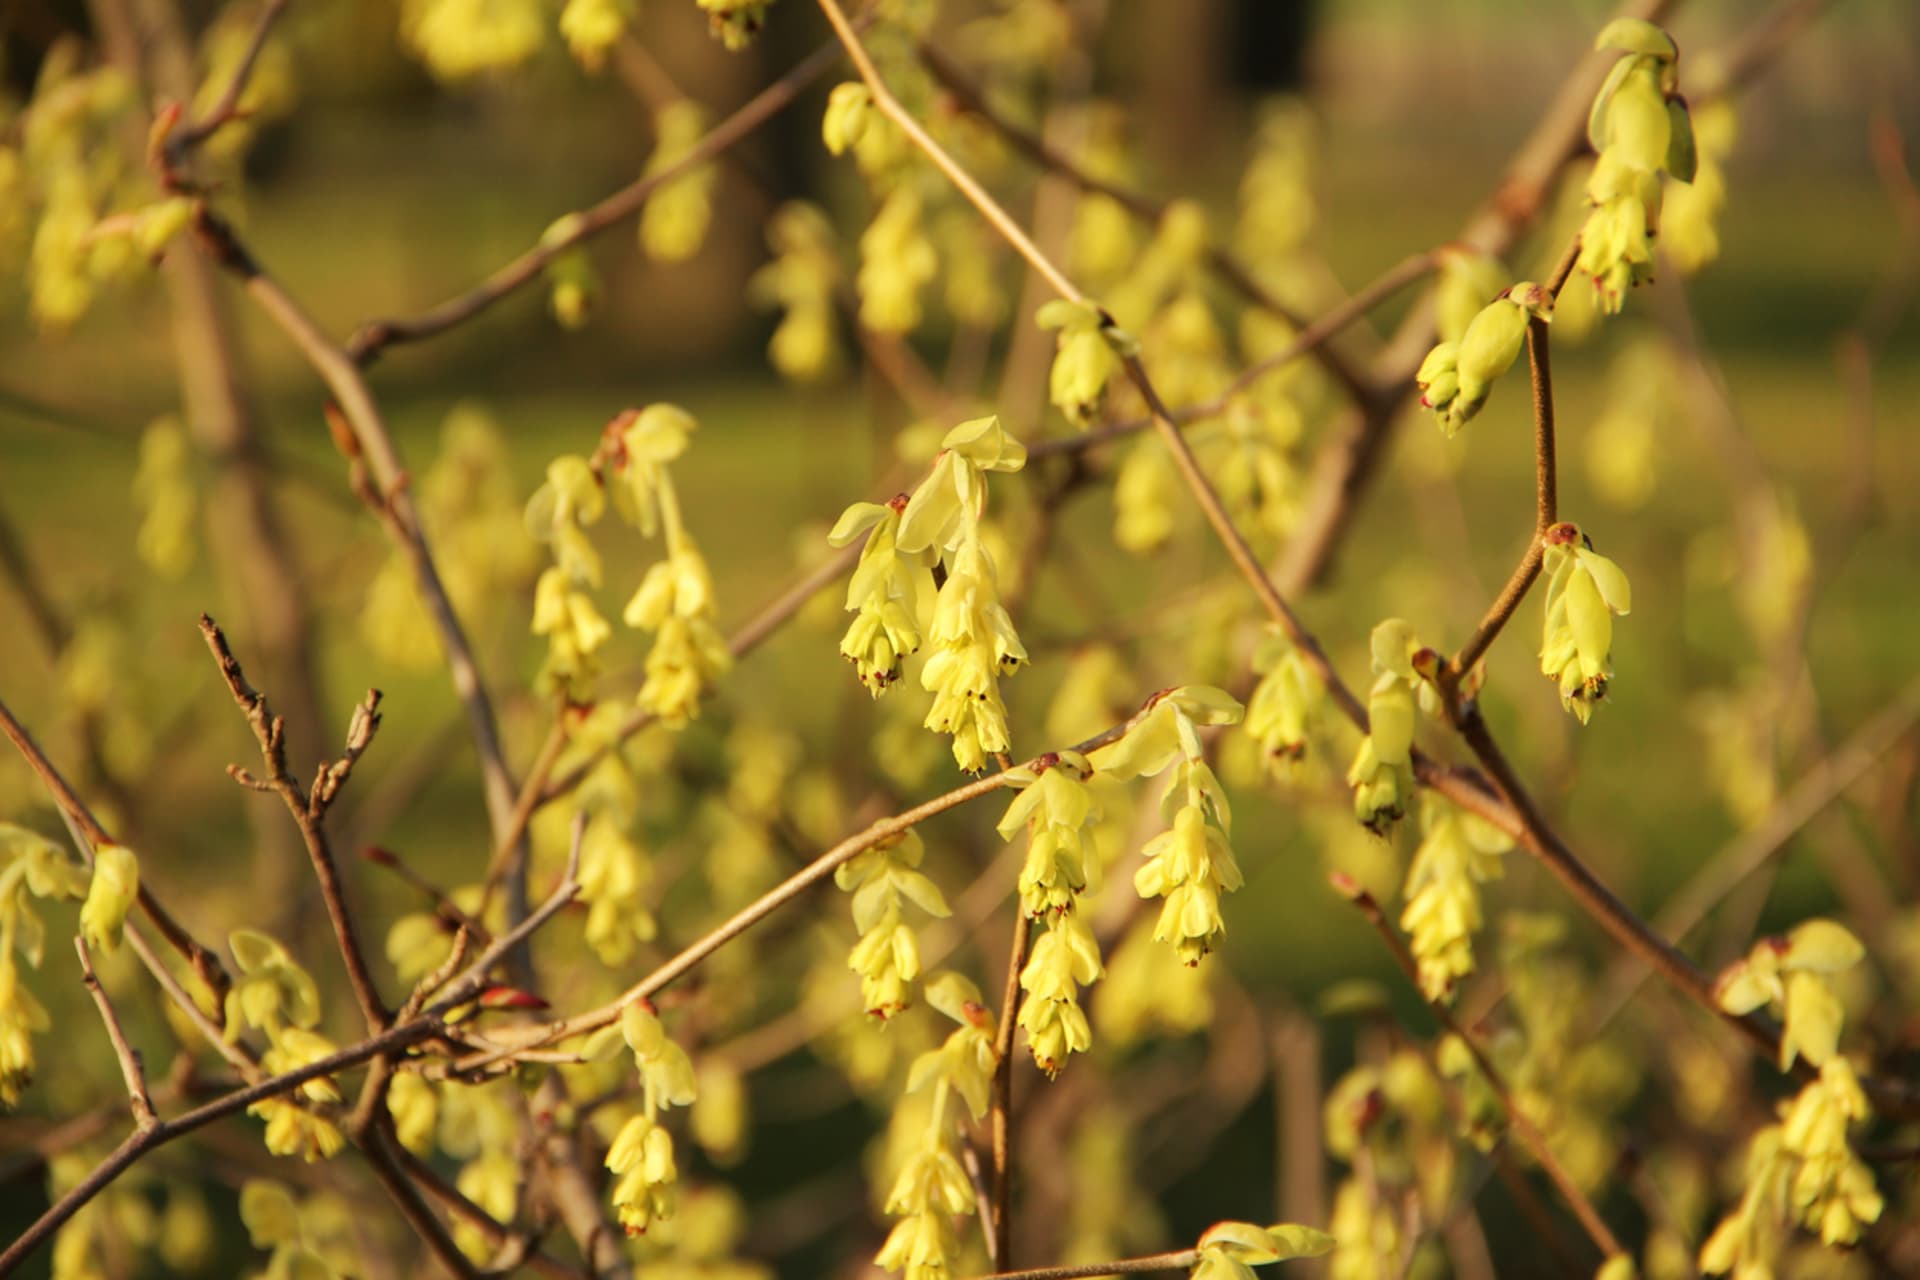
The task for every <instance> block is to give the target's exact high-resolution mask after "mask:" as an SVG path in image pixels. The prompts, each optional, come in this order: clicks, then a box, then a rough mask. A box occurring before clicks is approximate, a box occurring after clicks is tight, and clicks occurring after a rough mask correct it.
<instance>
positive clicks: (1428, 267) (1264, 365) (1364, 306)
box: [1027, 251, 1437, 459]
mask: <svg viewBox="0 0 1920 1280" xmlns="http://www.w3.org/2000/svg"><path fill="white" fill-rule="evenodd" d="M1436 261H1437V260H1436V258H1435V256H1434V254H1433V253H1432V252H1431V251H1426V252H1422V253H1414V254H1409V255H1407V256H1406V257H1404V258H1402V259H1401V260H1400V261H1399V262H1397V263H1395V264H1394V265H1393V266H1391V267H1389V268H1388V269H1387V270H1386V271H1384V272H1382V273H1381V274H1380V275H1379V276H1378V277H1376V278H1375V279H1374V280H1372V281H1370V282H1369V283H1368V284H1367V285H1365V286H1364V287H1363V288H1361V289H1360V290H1358V291H1357V292H1356V293H1354V294H1353V296H1351V297H1349V298H1347V299H1346V300H1345V301H1344V302H1341V303H1340V304H1339V305H1338V306H1334V307H1330V308H1328V309H1327V311H1326V312H1325V314H1323V315H1320V316H1318V317H1316V318H1315V319H1314V320H1313V321H1312V322H1310V323H1309V324H1307V325H1306V326H1305V327H1304V328H1302V329H1301V330H1300V331H1299V332H1298V333H1296V334H1295V335H1294V336H1293V339H1292V340H1291V341H1290V342H1288V343H1287V345H1286V346H1284V347H1282V348H1280V350H1278V351H1276V352H1274V353H1273V354H1272V355H1270V356H1267V357H1265V358H1264V359H1261V360H1257V361H1255V362H1254V363H1253V364H1250V365H1248V366H1247V367H1246V368H1245V369H1243V370H1241V371H1240V373H1238V374H1236V375H1235V376H1234V378H1233V380H1232V381H1231V382H1229V383H1228V384H1227V385H1226V388H1225V389H1224V390H1223V391H1221V393H1220V394H1219V395H1217V396H1215V397H1214V398H1213V399H1211V400H1204V401H1202V402H1200V403H1199V404H1194V405H1188V406H1187V407H1185V408H1183V409H1178V410H1175V411H1173V412H1171V413H1170V414H1169V415H1168V416H1170V417H1171V418H1172V419H1173V420H1174V422H1176V423H1177V424H1179V425H1180V426H1183V427H1187V426H1192V425H1193V424H1194V423H1196V422H1202V421H1205V420H1206V419H1208V418H1214V417H1218V416H1219V415H1220V414H1222V413H1225V412H1226V411H1227V409H1228V408H1229V407H1230V406H1231V405H1232V404H1233V402H1234V400H1235V399H1237V398H1238V397H1239V396H1240V395H1241V394H1242V393H1244V392H1245V391H1246V390H1247V389H1248V388H1250V387H1252V386H1253V385H1254V384H1255V383H1257V382H1259V381H1260V379H1262V378H1264V377H1266V376H1267V375H1268V374H1270V373H1273V372H1275V371H1277V370H1279V369H1282V368H1285V367H1286V366H1287V365H1289V364H1292V363H1293V362H1294V361H1296V360H1298V359H1299V358H1300V357H1302V356H1304V355H1309V354H1311V353H1313V352H1315V351H1317V350H1319V349H1320V347H1321V346H1322V345H1323V344H1324V343H1326V341H1327V340H1328V339H1329V338H1331V337H1333V336H1334V335H1335V334H1337V333H1339V332H1340V331H1341V330H1343V329H1345V328H1346V327H1347V326H1348V325H1350V324H1352V323H1353V322H1354V321H1356V320H1358V319H1360V318H1361V317H1362V316H1364V315H1366V314H1367V313H1368V312H1370V311H1372V310H1373V309H1374V308H1375V307H1377V306H1379V305H1380V304H1381V303H1382V302H1385V301H1386V300H1387V299H1388V298H1391V297H1392V296H1393V295H1394V294H1396V293H1398V292H1400V290H1402V289H1404V288H1406V287H1407V286H1408V285H1410V284H1412V283H1414V282H1415V281H1417V280H1421V279H1423V278H1425V277H1426V276H1428V275H1430V274H1431V273H1432V271H1433V269H1434V264H1435V262H1436ZM1152 426H1153V419H1152V418H1151V417H1140V418H1130V419H1128V420H1126V421H1124V422H1114V423H1108V424H1106V425H1104V426H1099V427H1095V428H1093V429H1092V430H1090V431H1083V432H1080V433H1078V434H1076V435H1071V436H1060V437H1055V438H1053V439H1048V440H1036V441H1035V442H1034V443H1032V444H1030V445H1028V446H1027V456H1028V458H1030V459H1031V458H1045V457H1050V456H1052V455H1054V454H1056V453H1079V452H1082V451H1083V450H1086V449H1091V448H1093V447H1095V446H1096V445H1102V444H1106V443H1107V442H1108V441H1111V440H1118V439H1121V438H1123V437H1125V436H1131V435H1138V434H1139V433H1140V432H1142V431H1146V430H1149V429H1150V428H1152Z"/></svg>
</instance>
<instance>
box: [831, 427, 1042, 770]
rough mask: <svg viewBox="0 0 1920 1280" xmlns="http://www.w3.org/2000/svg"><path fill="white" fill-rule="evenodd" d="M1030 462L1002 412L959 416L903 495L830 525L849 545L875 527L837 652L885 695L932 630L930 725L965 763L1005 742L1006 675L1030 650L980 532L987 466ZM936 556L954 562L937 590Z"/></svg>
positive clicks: (923, 677)
mask: <svg viewBox="0 0 1920 1280" xmlns="http://www.w3.org/2000/svg"><path fill="white" fill-rule="evenodd" d="M1026 460H1027V450H1026V447H1025V446H1024V445H1022V444H1021V443H1020V442H1019V441H1018V440H1016V439H1014V438H1013V437H1012V436H1010V435H1008V434H1007V432H1006V430H1005V429H1004V428H1003V427H1001V425H1000V420H999V419H998V418H975V419H974V420H972V421H970V422H963V423H961V424H960V425H959V426H957V427H955V428H954V429H953V430H951V431H949V432H948V433H947V434H946V438H945V439H943V440H942V441H941V444H940V453H939V456H938V457H936V458H935V459H934V464H933V471H932V473H931V474H929V475H928V476H927V478H926V479H925V480H923V481H921V483H920V486H919V488H917V489H915V490H914V492H913V496H912V497H910V498H908V499H907V501H906V502H905V503H904V504H902V503H899V502H898V501H897V500H896V501H895V502H894V503H890V504H888V505H886V506H884V507H883V506H880V505H879V504H876V503H866V502H863V503H856V504H855V505H854V506H852V507H850V508H848V510H847V511H846V513H845V514H843V515H842V516H841V517H840V520H839V523H838V524H836V525H835V526H834V531H833V533H832V535H831V537H832V538H833V540H834V541H835V542H836V543H840V544H844V543H848V542H851V541H852V540H853V539H854V538H855V537H857V536H858V535H859V534H860V533H861V532H863V531H865V532H866V533H867V542H866V545H865V547H864V548H863V550H862V552H861V557H860V568H859V569H858V570H857V571H856V572H855V574H854V578H853V581H852V582H851V583H849V584H848V589H847V609H848V611H849V612H852V613H854V614H855V615H856V616H855V618H854V622H853V625H852V626H851V627H849V628H848V630H847V634H846V637H845V639H843V640H842V641H841V644H840V651H841V652H842V653H843V654H845V655H846V656H847V657H848V659H850V660H851V661H852V662H853V663H854V665H855V667H856V669H857V670H858V671H859V673H860V681H861V683H862V684H864V685H866V686H867V688H868V689H869V690H871V691H873V692H875V693H876V694H877V693H879V692H880V691H882V690H884V689H885V688H886V687H887V686H888V685H889V684H891V683H892V682H893V681H894V680H895V679H897V678H898V676H899V674H900V664H901V661H902V660H903V659H904V658H906V657H908V656H909V655H911V654H913V653H914V652H916V651H918V649H919V648H920V645H921V640H922V636H923V634H924V637H925V638H926V639H927V640H929V641H931V642H932V653H931V655H930V656H929V657H928V659H927V662H926V665H925V666H924V667H923V668H922V669H921V672H920V686H921V688H923V689H925V690H926V691H927V692H929V693H931V694H933V696H934V697H933V706H932V707H931V709H930V710H929V711H928V712H927V716H926V720H925V722H924V723H925V725H926V727H927V728H929V729H932V730H934V731H935V732H936V733H945V734H949V735H951V736H952V738H953V758H954V762H955V763H956V764H958V765H959V766H960V767H961V768H962V769H965V770H966V771H967V772H969V773H978V772H979V771H980V770H982V769H984V768H985V767H986V763H987V759H988V757H989V756H992V755H995V754H997V753H1000V752H1004V751H1006V750H1007V749H1008V747H1009V745H1010V739H1009V737H1008V733H1007V707H1006V703H1005V702H1004V701H1002V699H1001V696H1000V677H1001V676H1003V675H1011V674H1013V672H1014V671H1015V670H1017V669H1018V668H1019V666H1020V664H1021V663H1023V662H1025V661H1026V660H1027V651H1026V648H1025V647H1024V646H1023V645H1022V644H1021V643H1020V637H1019V635H1018V634H1017V633H1015V631H1014V629H1013V621H1012V619H1011V618H1009V617H1008V616H1007V611H1006V609H1005V608H1004V607H1002V606H1001V604H1000V588H999V575H998V573H997V571H996V570H995V567H994V562H993V557H992V556H991V555H989V554H988V552H987V549H986V547H985V545H983V543H982V540H981V519H982V516H983V515H984V513H985V510H986V501H987V483H986V476H987V473H988V472H990V471H1002V472H1011V471H1018V470H1019V469H1020V468H1021V467H1022V466H1024V465H1025V464H1026ZM935 563H939V564H941V565H943V566H944V567H945V570H946V581H945V582H944V583H942V584H941V586H940V589H939V592H938V594H937V595H934V594H933V593H932V590H931V588H932V581H933V580H932V575H931V567H932V566H933V565H934V564H935ZM930 598H931V599H930ZM929 600H930V603H929Z"/></svg>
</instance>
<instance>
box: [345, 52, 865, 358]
mask: <svg viewBox="0 0 1920 1280" xmlns="http://www.w3.org/2000/svg"><path fill="white" fill-rule="evenodd" d="M834 51H835V46H834V44H833V42H831V41H829V42H828V43H826V44H825V45H822V46H821V47H820V48H818V49H816V50H814V52H813V53H811V54H809V55H808V56H807V57H806V58H804V59H802V60H801V61H800V62H798V63H796V64H795V65H794V68H793V69H792V70H791V71H789V72H787V74H786V75H784V76H782V77H781V78H780V79H778V80H776V81H774V82H773V83H772V84H770V85H768V86H767V87H766V88H765V89H762V90H761V91H760V92H759V93H758V94H756V95H754V97H753V98H751V99H750V100H749V101H748V102H747V103H746V105H745V106H743V107H741V108H740V109H739V110H738V111H736V112H734V113H733V114H732V115H730V116H728V117H727V118H726V119H725V120H723V121H721V122H720V123H719V124H717V125H715V126H714V127H713V128H712V129H711V130H710V131H708V132H707V134H706V135H705V136H704V137H702V138H701V139H700V141H699V142H697V143H695V144H694V145H693V147H692V148H691V149H690V150H689V151H688V152H687V153H686V154H685V155H683V156H681V157H680V158H679V159H678V160H676V161H674V162H673V163H672V164H668V165H663V166H661V167H660V168H659V169H656V170H654V171H652V172H650V173H648V174H646V175H645V176H643V177H641V178H640V179H638V180H637V181H635V182H632V183H629V184H628V185H627V186H624V187H622V188H621V189H620V190H618V191H616V192H614V193H613V194H612V195H610V196H608V197H607V198H606V199H604V200H602V201H600V203H598V204H596V205H594V206H592V207H591V208H588V209H583V210H581V211H580V212H579V213H576V214H573V215H571V216H570V217H568V218H565V219H562V221H563V222H565V223H566V229H565V232H564V233H562V234H555V235H552V236H548V237H542V239H541V240H540V243H538V244H536V245H534V246H533V247H532V248H531V249H528V250H526V251H525V252H524V253H522V254H521V255H520V256H519V257H517V258H515V259H513V260H512V261H511V262H509V263H507V264H506V265H504V266H502V267H500V268H498V269H497V270H495V271H494V272H493V274H491V275H489V276H488V277H487V278H486V279H485V280H482V281H481V282H480V283H479V284H477V285H475V286H474V287H473V288H471V289H469V290H467V291H466V292H465V293H462V294H460V295H458V296H457V297H453V298H449V299H447V300H446V301H445V302H442V303H441V304H439V305H438V306H436V307H432V308H429V309H428V310H426V311H423V312H421V313H420V314H419V315H416V316H413V317H410V318H398V317H396V318H391V319H383V320H369V321H367V322H366V323H365V324H363V325H361V326H360V327H359V329H357V330H355V332H354V334H353V337H352V338H351V339H349V340H348V342H347V350H348V351H349V352H350V353H351V355H352V358H353V359H354V360H355V361H357V362H358V363H360V364H363V365H364V364H369V363H371V362H372V361H373V360H374V359H375V358H376V357H377V356H379V354H380V353H381V352H382V351H384V350H386V349H387V348H388V347H390V346H393V345H395V344H397V343H402V342H418V341H419V340H421V339H422V338H430V337H433V336H434V335H435V334H439V333H444V332H446V331H447V330H448V329H451V328H453V327H454V326H456V325H460V324H464V323H465V322H467V321H468V320H471V319H473V317H475V316H477V315H479V314H480V313H481V312H483V311H485V310H487V309H488V308H489V307H491V306H493V304H494V303H496V302H498V301H500V300H501V299H502V298H504V297H506V296H507V295H508V294H510V293H513V292H514V291H515V290H517V289H520V288H521V287H523V286H524V285H527V284H529V283H531V282H532V281H534V280H536V279H538V278H539V276H540V273H541V272H542V271H544V270H545V269H546V267H547V264H548V263H550V262H552V261H553V260H554V259H555V258H557V257H559V256H560V255H561V254H562V253H565V252H566V251H567V250H568V249H571V248H572V247H573V246H575V245H577V244H579V243H580V242H581V241H583V240H586V239H587V238H589V237H590V236H594V235H597V234H599V233H600V232H602V231H605V230H606V229H607V228H608V227H611V226H613V225H614V224H615V223H618V222H620V221H621V220H623V219H625V218H627V217H630V216H631V215H633V214H635V213H638V212H639V211H640V209H641V207H642V206H644V205H645V204H646V202H647V200H648V199H649V198H650V197H651V196H652V195H653V193H654V192H655V191H657V190H659V189H660V188H661V187H663V186H665V185H667V184H668V183H670V182H672V181H674V180H675V179H676V178H679V177H681V176H682V175H683V174H687V173H690V172H692V171H693V170H695V169H697V168H699V167H700V166H702V165H704V164H707V163H709V162H710V161H712V160H713V159H714V157H716V156H718V155H719V154H720V153H721V152H723V151H726V150H727V149H728V148H729V147H732V146H733V145H734V144H735V143H737V142H739V141H740V140H741V139H742V138H745V137H746V136H747V135H748V134H750V133H752V132H753V131H754V130H755V129H758V128H759V127H760V126H761V125H763V124H765V123H766V122H767V121H768V120H771V119H772V118H773V117H774V116H776V115H778V114H779V113H780V112H781V111H782V110H783V109H784V108H786V107H787V106H788V105H790V104H791V103H792V102H793V101H794V100H795V99H797V98H798V97H799V96H800V95H801V93H803V92H804V91H805V90H806V89H807V87H808V86H809V85H811V84H812V83H813V82H814V81H815V80H818V79H819V78H820V77H821V76H822V75H824V74H826V71H827V69H828V68H829V67H831V66H832V65H833V63H834V60H835V59H834Z"/></svg>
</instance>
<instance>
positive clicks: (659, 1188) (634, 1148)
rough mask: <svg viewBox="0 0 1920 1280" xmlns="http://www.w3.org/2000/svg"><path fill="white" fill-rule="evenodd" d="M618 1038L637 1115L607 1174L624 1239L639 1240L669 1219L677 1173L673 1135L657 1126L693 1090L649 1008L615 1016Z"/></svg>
mask: <svg viewBox="0 0 1920 1280" xmlns="http://www.w3.org/2000/svg"><path fill="white" fill-rule="evenodd" d="M620 1035H621V1037H622V1038H623V1039H624V1040H625V1041H626V1044H627V1048H629V1049H631V1050H632V1051H633V1061H634V1066H635V1067H636V1068H637V1069H638V1070H639V1072H640V1084H641V1101H640V1110H639V1111H638V1112H636V1113H635V1114H634V1115H632V1116H630V1117H628V1119H627V1122H626V1123H625V1124H623V1125H622V1126H621V1127H620V1132H619V1134H618V1135H617V1136H616V1137H615V1138H614V1140H613V1145H612V1146H611V1147H610V1148H608V1150H607V1161H606V1164H607V1168H609V1169H611V1170H612V1171H613V1172H614V1173H615V1174H616V1175H617V1176H618V1179H619V1180H618V1181H617V1182H615V1183H614V1186H613V1207H614V1211H615V1212H616V1213H617V1214H618V1215H619V1218H620V1225H621V1227H623V1228H624V1229H625V1230H626V1232H627V1234H628V1235H640V1234H641V1233H643V1232H645V1231H646V1229H647V1228H648V1227H649V1226H651V1225H652V1224H653V1223H655V1222H660V1221H663V1220H665V1219H667V1218H671V1217H672V1216H673V1211H674V1204H675V1198H676V1195H675V1193H676V1184H677V1183H678V1182H679V1180H680V1171H679V1168H678V1166H676V1164H675V1163H674V1157H673V1135H672V1134H670V1133H668V1132H667V1130H666V1127H665V1126H663V1125H662V1124H661V1123H660V1113H661V1112H662V1111H664V1110H666V1109H667V1108H668V1107H684V1106H689V1105H691V1104H692V1102H693V1100H694V1097H695V1095H696V1094H697V1092H698V1090H697V1088H696V1086H695V1082H694V1074H693V1062H692V1060H691V1059H689V1058H688V1057H687V1051H686V1050H685V1049H682V1048H681V1047H680V1046H679V1045H677V1044H675V1043H674V1042H673V1041H672V1040H670V1039H668V1038H667V1032H666V1028H665V1027H663V1026H661V1025H660V1018H659V1016H658V1015H657V1014H656V1013H655V1012H654V1009H653V1006H652V1005H651V1004H649V1003H648V1002H647V1001H645V1000H636V1001H634V1002H633V1003H632V1004H630V1005H628V1006H627V1007H626V1008H625V1009H623V1010H621V1012H620Z"/></svg>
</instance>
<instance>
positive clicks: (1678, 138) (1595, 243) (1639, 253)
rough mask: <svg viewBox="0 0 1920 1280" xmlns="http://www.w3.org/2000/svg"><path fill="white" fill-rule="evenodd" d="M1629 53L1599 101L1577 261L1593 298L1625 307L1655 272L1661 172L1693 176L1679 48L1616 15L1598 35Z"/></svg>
mask: <svg viewBox="0 0 1920 1280" xmlns="http://www.w3.org/2000/svg"><path fill="white" fill-rule="evenodd" d="M1594 47H1595V48H1596V49H1617V50H1619V51H1620V52H1621V53H1623V54H1624V55H1626V56H1624V57H1622V58H1621V59H1620V60H1619V61H1617V62H1615V63H1614V65H1613V70H1612V71H1611V72H1610V73H1609V74H1608V76H1607V79H1606V82H1605V83H1604V84H1603V85H1602V86H1601V88H1600V92H1599V94H1598V95H1597V96H1596V97H1595V98H1594V100H1593V109H1592V111H1591V112H1590V113H1589V114H1588V117H1587V140H1588V141H1589V142H1590V143H1592V145H1593V149H1594V151H1595V152H1596V153H1597V154H1598V155H1599V157H1600V159H1599V162H1598V163H1597V164H1595V165H1594V169H1593V173H1592V175H1591V176H1589V177H1588V179H1587V198H1588V199H1589V200H1590V201H1591V202H1592V204H1593V212H1592V213H1590V214H1588V215H1587V221H1586V225H1585V226H1584V227H1583V228H1582V229H1581V232H1580V257H1579V260H1578V262H1577V263H1576V264H1575V265H1576V266H1577V268H1578V269H1579V271H1580V272H1581V273H1582V274H1584V275H1586V276H1587V277H1589V278H1590V279H1591V280H1592V281H1593V289H1594V300H1595V301H1596V302H1598V303H1599V305H1600V309H1601V310H1602V311H1604V312H1606V313H1608V314H1613V313H1615V312H1618V311H1619V310H1620V305H1621V303H1622V301H1624V299H1625V295H1626V291H1627V289H1628V287H1629V286H1631V285H1637V284H1641V283H1644V282H1645V281H1648V280H1651V279H1652V278H1653V239H1654V235H1655V232H1656V230H1657V228H1658V226H1659V222H1660V200H1661V190H1660V174H1661V173H1663V172H1665V173H1670V174H1671V175H1672V176H1674V177H1675V178H1677V179H1679V180H1680V181H1681V182H1691V181H1693V179H1694V177H1695V154H1694V141H1693V122H1692V118H1691V117H1690V116H1689V114H1688V112H1687V101H1686V99H1685V98H1683V97H1681V96H1680V94H1679V92H1678V75H1677V70H1676V68H1677V64H1678V62H1679V58H1680V50H1679V48H1678V47H1677V46H1676V45H1675V44H1674V43H1673V37H1672V36H1670V35H1668V34H1667V33H1666V32H1665V31H1662V30H1661V29H1660V28H1659V27H1657V26H1655V25H1654V24H1652V23H1651V22H1647V21H1645V20H1643V19H1638V18H1617V19H1615V20H1614V21H1612V22H1610V23H1608V24H1607V26H1606V27H1605V28H1604V29H1603V30H1602V31H1601V32H1600V36H1599V38H1598V39H1597V40H1596V41H1595V42H1594Z"/></svg>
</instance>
